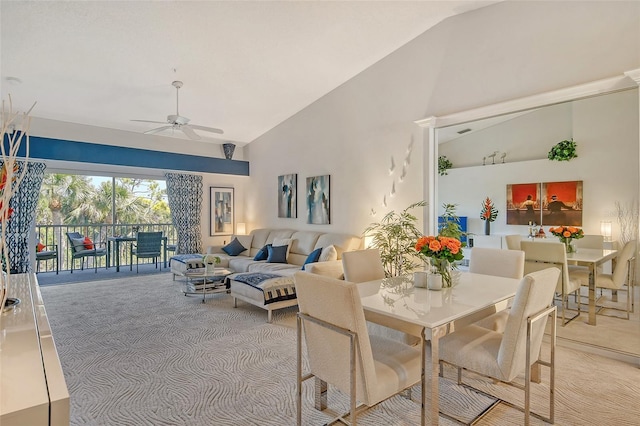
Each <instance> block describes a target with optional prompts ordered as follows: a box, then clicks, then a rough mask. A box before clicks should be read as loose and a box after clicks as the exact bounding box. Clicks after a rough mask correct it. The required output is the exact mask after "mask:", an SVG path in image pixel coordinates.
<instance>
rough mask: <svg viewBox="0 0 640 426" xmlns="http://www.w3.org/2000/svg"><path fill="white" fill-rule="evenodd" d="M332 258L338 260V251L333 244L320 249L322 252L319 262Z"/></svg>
mask: <svg viewBox="0 0 640 426" xmlns="http://www.w3.org/2000/svg"><path fill="white" fill-rule="evenodd" d="M332 260H338V252H337V251H336V248H335V247H334V246H333V245H330V246H328V247H325V248H323V249H322V253H320V258H319V259H318V261H319V262H330V261H332Z"/></svg>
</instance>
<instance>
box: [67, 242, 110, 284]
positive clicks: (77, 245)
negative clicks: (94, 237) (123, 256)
mask: <svg viewBox="0 0 640 426" xmlns="http://www.w3.org/2000/svg"><path fill="white" fill-rule="evenodd" d="M67 238H68V239H69V247H70V248H71V273H72V274H73V265H74V263H75V260H76V259H80V261H81V263H80V268H81V269H82V270H84V259H85V258H86V257H93V264H94V267H95V270H96V273H97V272H98V257H101V256H106V255H107V248H106V243H105V242H99V241H93V242H92V243H91V244H92V245H93V248H91V249H88V248H86V246H85V237H84V236H83V235H82V234H80V233H79V232H67ZM98 246H104V247H100V248H98ZM106 268H107V264H106V262H105V269H106Z"/></svg>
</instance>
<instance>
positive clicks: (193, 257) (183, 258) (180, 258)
mask: <svg viewBox="0 0 640 426" xmlns="http://www.w3.org/2000/svg"><path fill="white" fill-rule="evenodd" d="M202 256H204V255H202V254H176V255H175V256H171V259H169V266H171V261H172V260H175V261H176V262H180V263H183V264H185V265H187V269H192V268H204V267H205V264H204V262H203V261H202ZM194 261H195V262H194Z"/></svg>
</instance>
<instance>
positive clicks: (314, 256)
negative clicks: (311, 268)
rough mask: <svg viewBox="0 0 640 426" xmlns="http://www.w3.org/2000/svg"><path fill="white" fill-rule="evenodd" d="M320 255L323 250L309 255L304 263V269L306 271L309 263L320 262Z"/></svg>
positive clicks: (318, 249)
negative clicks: (305, 267)
mask: <svg viewBox="0 0 640 426" xmlns="http://www.w3.org/2000/svg"><path fill="white" fill-rule="evenodd" d="M320 254H322V248H317V249H315V250H314V251H312V252H311V253H309V256H307V260H305V261H304V263H303V264H302V268H300V269H302V270H303V271H304V266H305V265H306V264H308V263H316V262H317V261H318V259H320Z"/></svg>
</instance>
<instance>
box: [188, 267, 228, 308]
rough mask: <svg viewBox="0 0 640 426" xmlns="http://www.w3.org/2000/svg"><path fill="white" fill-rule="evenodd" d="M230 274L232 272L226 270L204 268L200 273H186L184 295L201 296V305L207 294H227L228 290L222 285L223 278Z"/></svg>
mask: <svg viewBox="0 0 640 426" xmlns="http://www.w3.org/2000/svg"><path fill="white" fill-rule="evenodd" d="M230 274H232V272H231V271H230V270H228V269H226V268H211V269H210V268H206V269H205V270H204V271H203V272H200V273H187V274H186V277H187V288H186V289H185V291H184V295H185V296H189V295H192V294H195V295H200V294H201V295H202V303H205V301H206V296H207V294H216V293H227V292H228V291H229V290H228V289H227V286H226V285H225V284H224V278H225V277H226V276H227V275H230Z"/></svg>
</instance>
